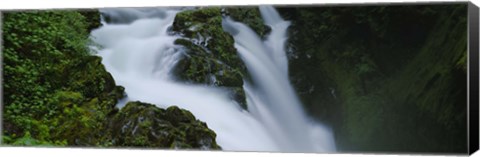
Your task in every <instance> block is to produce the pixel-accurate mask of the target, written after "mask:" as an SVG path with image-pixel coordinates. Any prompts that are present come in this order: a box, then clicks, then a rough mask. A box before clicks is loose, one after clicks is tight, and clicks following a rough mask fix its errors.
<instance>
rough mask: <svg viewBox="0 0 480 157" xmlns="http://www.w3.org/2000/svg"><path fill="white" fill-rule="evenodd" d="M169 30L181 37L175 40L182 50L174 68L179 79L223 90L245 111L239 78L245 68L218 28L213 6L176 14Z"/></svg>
mask: <svg viewBox="0 0 480 157" xmlns="http://www.w3.org/2000/svg"><path fill="white" fill-rule="evenodd" d="M173 31H174V32H176V33H179V34H180V35H182V36H183V37H184V38H182V39H178V40H177V41H175V43H176V44H178V45H182V46H184V47H185V56H184V58H183V59H182V60H181V61H180V62H179V64H178V66H177V67H176V72H177V76H178V77H179V79H180V80H183V81H186V82H190V83H200V84H208V85H214V86H219V87H225V88H228V89H230V91H231V92H232V98H234V99H235V100H236V101H237V102H238V103H239V104H240V105H241V106H242V107H244V108H246V99H245V92H244V91H243V88H242V86H243V78H244V77H248V76H247V72H246V67H245V65H244V64H243V62H242V61H241V59H240V58H239V57H238V55H237V50H236V49H235V47H234V45H233V44H234V40H233V37H232V36H231V35H230V34H228V33H227V32H224V31H223V29H222V13H221V9H220V8H217V7H212V8H202V9H198V10H187V11H183V12H180V13H178V14H177V16H176V17H175V21H174V23H173Z"/></svg>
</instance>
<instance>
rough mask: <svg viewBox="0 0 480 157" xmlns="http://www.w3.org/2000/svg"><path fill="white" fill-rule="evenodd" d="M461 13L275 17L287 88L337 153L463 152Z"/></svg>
mask: <svg viewBox="0 0 480 157" xmlns="http://www.w3.org/2000/svg"><path fill="white" fill-rule="evenodd" d="M466 8H467V7H466V3H465V4H452V5H428V6H426V5H417V6H413V5H412V6H355V7H322V8H309V7H299V8H279V10H280V12H281V14H282V15H283V16H284V17H285V18H287V19H288V20H291V21H292V26H291V29H290V39H289V47H288V48H287V49H289V50H291V51H290V52H289V57H290V59H289V68H290V78H291V80H292V84H293V85H294V86H295V88H296V90H297V91H298V93H299V96H300V98H301V100H302V102H303V104H305V108H306V111H308V112H309V113H310V114H312V115H313V116H314V117H316V118H318V119H319V120H320V121H322V122H324V123H326V124H328V125H329V126H332V127H333V130H334V131H333V132H334V133H335V139H336V144H337V148H338V149H339V151H354V152H358V151H382V152H385V151H392V152H400V151H404V152H448V153H465V152H466V150H467V146H466V143H467V142H466V141H465V139H466V138H467V136H466V133H467V129H466V113H467V110H466V91H467V84H466V76H467V74H466V70H465V67H466V58H465V57H466V56H467V53H466V52H467V42H466V40H467V31H466V30H467V24H466V17H467V12H466Z"/></svg>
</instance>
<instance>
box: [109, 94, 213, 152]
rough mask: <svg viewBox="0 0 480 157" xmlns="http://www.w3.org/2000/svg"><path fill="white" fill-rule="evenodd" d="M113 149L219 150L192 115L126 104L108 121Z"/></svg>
mask: <svg viewBox="0 0 480 157" xmlns="http://www.w3.org/2000/svg"><path fill="white" fill-rule="evenodd" d="M108 126H109V128H108V132H109V133H110V136H111V139H110V140H111V141H112V144H113V145H114V146H128V147H143V148H145V147H156V148H175V149H180V148H181V149H220V146H218V145H217V143H216V142H215V138H216V134H215V133H214V132H213V131H212V130H210V129H209V128H208V127H207V125H206V124H205V123H204V122H201V121H199V120H196V118H195V117H194V116H193V114H192V113H190V112H189V111H187V110H184V109H180V108H178V107H176V106H171V107H168V108H167V109H161V108H158V107H156V106H154V105H152V104H147V103H142V102H129V103H127V105H126V106H125V107H124V108H122V109H121V110H120V112H119V113H117V114H116V115H115V116H113V118H112V119H111V121H110V122H109V125H108Z"/></svg>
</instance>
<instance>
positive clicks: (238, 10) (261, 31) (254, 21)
mask: <svg viewBox="0 0 480 157" xmlns="http://www.w3.org/2000/svg"><path fill="white" fill-rule="evenodd" d="M225 11H226V14H227V15H228V16H230V17H231V18H232V19H233V20H235V21H238V22H242V23H244V24H246V25H247V26H249V27H250V28H251V29H252V30H253V31H255V32H256V33H257V34H258V35H259V36H260V37H261V38H265V36H266V35H267V34H268V33H270V31H271V28H270V27H269V26H266V25H264V23H265V22H264V21H263V19H262V15H261V14H260V10H259V9H258V7H252V6H242V7H226V8H225Z"/></svg>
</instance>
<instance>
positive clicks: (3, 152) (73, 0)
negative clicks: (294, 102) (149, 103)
mask: <svg viewBox="0 0 480 157" xmlns="http://www.w3.org/2000/svg"><path fill="white" fill-rule="evenodd" d="M0 1H1V2H0V3H1V4H0V10H15V9H52V8H104V7H148V6H192V5H196V6H198V5H201V6H207V5H259V4H365V3H400V2H402V3H413V2H452V1H460V2H461V1H464V0H292V1H286V0H262V1H259V0H241V1H236V0H222V1H221V0H176V1H161V0H0ZM479 1H480V0H472V2H473V3H475V4H476V5H477V6H480V2H479ZM0 115H1V114H0ZM252 142H255V141H252ZM412 144H415V143H412ZM332 155H333V156H412V157H413V156H421V157H427V156H431V155H385V154H378V155H376V154H303V153H296V154H290V153H258V152H241V153H237V152H208V151H171V150H140V149H88V148H22V147H0V156H35V157H37V156H49V157H50V156H73V157H76V156H78V157H90V156H115V157H123V156H125V157H137V156H138V157H148V156H155V157H159V156H180V157H181V156H188V157H191V156H195V157H197V156H198V157H207V156H208V157H212V156H231V157H243V156H255V157H267V156H268V157H289V156H290V157H291V156H299V157H320V156H332ZM474 156H477V157H480V153H479V152H477V153H475V155H474Z"/></svg>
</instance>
